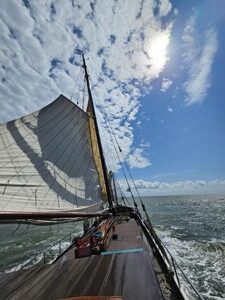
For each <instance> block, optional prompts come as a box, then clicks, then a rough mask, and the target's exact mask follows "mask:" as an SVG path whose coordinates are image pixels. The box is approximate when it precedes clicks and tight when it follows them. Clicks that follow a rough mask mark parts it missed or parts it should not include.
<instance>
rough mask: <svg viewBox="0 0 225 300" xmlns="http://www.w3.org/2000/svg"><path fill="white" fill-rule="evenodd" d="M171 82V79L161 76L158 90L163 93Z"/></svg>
mask: <svg viewBox="0 0 225 300" xmlns="http://www.w3.org/2000/svg"><path fill="white" fill-rule="evenodd" d="M172 83H173V81H172V80H170V79H167V78H163V81H162V86H161V89H160V91H161V92H163V93H165V92H166V91H167V90H168V89H169V87H170V86H171V84H172Z"/></svg>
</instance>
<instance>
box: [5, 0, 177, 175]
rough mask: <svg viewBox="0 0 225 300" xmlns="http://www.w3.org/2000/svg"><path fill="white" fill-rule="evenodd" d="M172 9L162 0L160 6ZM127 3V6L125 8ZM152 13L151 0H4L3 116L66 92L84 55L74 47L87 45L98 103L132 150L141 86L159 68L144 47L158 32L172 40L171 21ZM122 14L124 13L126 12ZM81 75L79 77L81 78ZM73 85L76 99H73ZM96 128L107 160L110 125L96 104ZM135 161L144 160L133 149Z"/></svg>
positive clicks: (112, 160)
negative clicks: (129, 0) (133, 126)
mask: <svg viewBox="0 0 225 300" xmlns="http://www.w3.org/2000/svg"><path fill="white" fill-rule="evenodd" d="M170 10H171V5H170V4H169V2H168V1H161V6H160V9H159V13H160V14H161V16H162V15H166V14H168V13H169V11H170ZM127 11H129V14H127ZM154 13H155V2H154V1H142V0H140V1H134V2H132V5H131V4H130V3H129V2H126V1H123V0H119V1H115V2H113V1H111V2H108V1H95V2H91V3H90V1H84V0H80V1H79V0H78V1H67V2H65V3H64V2H63V3H62V1H59V0H55V1H48V0H46V1H44V0H43V1H38V2H37V1H29V2H28V1H24V2H23V1H20V2H19V1H17V2H16V1H14V2H13V1H8V0H2V1H1V10H0V26H1V32H0V90H1V94H0V105H1V110H0V122H4V121H7V120H9V119H13V118H17V117H19V116H21V115H24V114H26V113H29V112H31V111H34V110H36V109H39V108H41V107H43V106H45V105H46V104H48V103H49V102H51V101H52V100H53V99H54V98H55V97H57V96H58V95H59V93H63V94H64V95H65V96H67V97H68V98H70V97H71V95H72V91H73V88H74V83H75V81H76V78H77V77H78V74H79V72H80V67H79V66H78V64H80V62H81V58H80V57H79V55H76V54H75V52H76V49H81V50H84V52H85V56H86V57H87V58H88V61H87V65H88V70H89V73H90V76H91V79H92V85H93V86H95V88H94V89H93V96H94V100H95V103H96V104H100V100H101V102H102V103H103V106H104V108H105V111H106V112H107V115H108V118H109V120H110V122H111V124H112V127H113V129H114V131H115V134H116V137H117V139H118V142H119V144H120V147H121V149H122V153H121V154H120V155H121V160H125V159H126V158H127V157H128V155H129V160H132V153H133V152H132V151H131V146H132V143H133V139H134V135H133V128H132V126H131V122H132V121H133V120H135V119H136V114H137V111H138V109H139V100H138V99H139V97H140V94H141V92H143V91H144V92H145V91H146V92H149V90H151V81H152V80H153V79H155V78H157V77H158V76H159V74H160V73H161V72H162V70H163V68H164V65H165V63H166V61H167V58H166V57H165V59H164V60H163V62H161V64H157V63H154V61H152V60H151V59H150V54H149V49H150V48H151V46H152V43H153V41H154V39H155V38H156V37H158V36H160V37H162V38H164V40H165V41H166V43H167V44H168V43H169V38H170V34H171V30H172V25H171V24H172V23H168V24H165V22H164V23H163V26H162V21H161V20H160V18H159V17H158V16H155V15H154ZM124 15H126V18H124ZM80 81H81V80H80ZM78 95H79V93H78V92H76V93H75V96H74V101H75V102H77V100H78ZM97 116H98V119H99V124H100V133H101V135H102V140H103V142H104V149H105V153H106V155H107V153H110V155H107V156H108V157H107V159H108V161H109V164H110V167H111V168H114V169H116V168H117V166H118V165H117V162H118V159H117V157H116V155H115V154H113V153H112V151H111V150H112V145H111V143H110V138H109V136H108V129H107V128H106V126H105V120H104V118H103V115H102V113H101V111H100V110H98V111H97ZM138 151H139V152H138V154H137V152H134V154H135V155H136V157H137V155H138V158H139V161H140V163H139V167H140V166H141V165H143V166H145V165H147V164H149V162H148V160H147V158H144V157H142V151H140V150H138Z"/></svg>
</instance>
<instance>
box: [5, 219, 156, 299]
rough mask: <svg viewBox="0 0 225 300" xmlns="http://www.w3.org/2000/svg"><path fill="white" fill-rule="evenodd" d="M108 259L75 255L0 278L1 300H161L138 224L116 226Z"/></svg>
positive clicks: (98, 256)
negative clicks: (115, 299)
mask: <svg viewBox="0 0 225 300" xmlns="http://www.w3.org/2000/svg"><path fill="white" fill-rule="evenodd" d="M116 233H117V234H118V239H117V240H111V242H110V244H109V248H108V249H107V251H108V253H105V254H106V255H96V256H90V257H85V258H79V259H73V258H74V256H73V251H74V249H71V250H70V253H69V254H68V255H66V256H63V257H62V258H61V259H60V260H58V261H57V262H55V263H54V264H52V265H47V266H43V267H33V268H31V269H28V270H23V271H18V272H14V273H11V274H6V275H5V276H3V277H1V278H0V291H1V293H0V299H8V300H9V299H10V300H16V299H26V300H29V299H32V300H33V299H38V300H44V299H45V300H46V299H52V300H55V299H65V298H71V297H78V296H98V295H100V296H122V299H124V300H137V299H140V300H150V299H153V300H158V299H162V297H161V293H160V291H159V287H158V282H157V280H156V276H155V272H154V269H153V265H152V261H151V258H150V256H149V254H148V253H147V252H146V250H145V247H144V244H143V241H142V239H141V233H140V230H139V228H138V226H137V225H136V222H135V221H130V222H128V223H123V224H118V225H116Z"/></svg>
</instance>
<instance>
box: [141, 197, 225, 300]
mask: <svg viewBox="0 0 225 300" xmlns="http://www.w3.org/2000/svg"><path fill="white" fill-rule="evenodd" d="M143 200H144V203H145V205H146V208H147V210H148V213H149V215H150V219H151V221H152V223H153V224H154V226H155V229H156V231H157V233H158V235H159V236H160V238H161V239H162V241H163V242H164V244H165V245H166V246H167V248H168V249H169V250H170V252H171V253H172V255H173V257H175V259H176V260H177V262H178V264H179V265H180V267H181V268H182V270H183V271H184V272H185V273H186V274H187V276H188V278H189V279H190V280H191V282H192V283H193V284H194V285H195V287H196V288H197V289H198V290H199V292H201V294H202V295H203V297H204V298H205V299H217V300H218V299H221V300H222V299H223V300H224V299H225V196H224V195H198V196H193V195H192V196H166V197H165V196H164V197H162V196H160V197H144V198H143Z"/></svg>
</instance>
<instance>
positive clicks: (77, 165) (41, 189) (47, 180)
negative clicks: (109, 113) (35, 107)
mask: <svg viewBox="0 0 225 300" xmlns="http://www.w3.org/2000/svg"><path fill="white" fill-rule="evenodd" d="M88 119H89V118H88V115H87V114H86V113H85V112H84V111H83V110H81V109H80V108H79V107H78V106H76V105H75V104H74V103H73V102H71V101H70V100H68V99H67V98H65V97H64V96H62V95H60V96H59V97H58V98H57V99H56V100H55V101H53V102H52V103H51V104H49V105H48V106H46V107H45V108H43V109H41V110H39V111H37V112H34V113H32V114H29V115H27V116H25V117H23V118H20V119H17V120H14V121H11V122H8V123H6V124H2V125H0V211H17V212H19V211H23V212H27V211H33V212H44V211H62V210H74V209H76V210H77V209H80V208H84V207H87V206H92V208H93V209H92V211H94V210H98V209H99V206H100V205H101V203H102V201H100V199H101V187H100V184H99V177H98V172H97V170H96V164H95V161H94V158H93V154H92V146H91V139H90V132H89V120H88ZM89 211H90V210H89Z"/></svg>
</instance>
